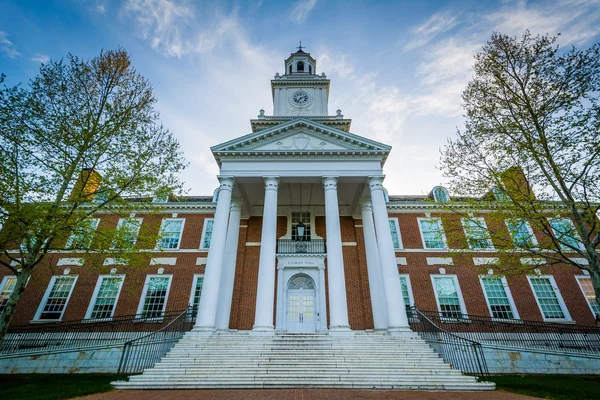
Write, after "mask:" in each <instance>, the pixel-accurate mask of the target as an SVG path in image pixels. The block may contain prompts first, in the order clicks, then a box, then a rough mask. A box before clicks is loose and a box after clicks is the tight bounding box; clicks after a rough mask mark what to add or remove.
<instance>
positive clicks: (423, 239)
mask: <svg viewBox="0 0 600 400" xmlns="http://www.w3.org/2000/svg"><path fill="white" fill-rule="evenodd" d="M433 220H436V221H438V222H439V227H440V231H441V235H442V242H444V247H443V248H437V247H436V248H430V247H427V246H426V245H425V235H423V230H422V229H421V221H433ZM417 225H419V233H420V234H421V243H422V244H423V249H426V250H432V251H440V250H448V241H447V240H446V232H445V231H444V225H443V224H442V219H441V218H440V217H417Z"/></svg>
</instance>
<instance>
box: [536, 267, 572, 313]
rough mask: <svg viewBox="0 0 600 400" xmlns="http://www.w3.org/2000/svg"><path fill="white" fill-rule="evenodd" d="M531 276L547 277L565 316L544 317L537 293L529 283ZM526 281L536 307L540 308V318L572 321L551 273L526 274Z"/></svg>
mask: <svg viewBox="0 0 600 400" xmlns="http://www.w3.org/2000/svg"><path fill="white" fill-rule="evenodd" d="M531 278H547V279H549V281H550V285H551V286H552V290H554V294H555V295H556V298H557V300H558V305H559V306H560V309H561V310H562V313H563V315H564V316H565V318H546V317H545V316H544V310H542V307H541V305H540V301H539V300H538V297H537V294H536V293H535V289H534V288H533V284H532V283H531ZM527 281H528V282H529V288H530V289H531V292H532V293H533V297H534V298H535V303H536V304H537V306H538V309H539V310H540V314H542V318H543V320H544V321H549V322H571V321H573V319H572V318H571V313H569V310H568V309H567V305H566V304H565V300H564V299H563V297H562V294H561V293H560V290H559V288H558V285H557V284H556V281H555V280H554V277H553V276H552V275H533V276H532V275H527Z"/></svg>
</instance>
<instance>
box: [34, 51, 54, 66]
mask: <svg viewBox="0 0 600 400" xmlns="http://www.w3.org/2000/svg"><path fill="white" fill-rule="evenodd" d="M31 61H36V62H41V63H42V64H46V63H47V62H48V61H50V57H48V56H47V55H45V54H40V53H35V56H33V57H31Z"/></svg>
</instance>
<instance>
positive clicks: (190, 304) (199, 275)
mask: <svg viewBox="0 0 600 400" xmlns="http://www.w3.org/2000/svg"><path fill="white" fill-rule="evenodd" d="M198 278H204V274H194V278H193V279H192V289H191V290H190V301H189V302H188V305H189V306H193V305H194V292H195V291H196V284H197V282H198ZM202 290H204V281H203V282H202ZM200 297H202V294H200Z"/></svg>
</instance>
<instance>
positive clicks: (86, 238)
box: [65, 218, 100, 249]
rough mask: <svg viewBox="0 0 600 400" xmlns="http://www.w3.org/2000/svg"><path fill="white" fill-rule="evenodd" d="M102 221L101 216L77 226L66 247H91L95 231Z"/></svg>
mask: <svg viewBox="0 0 600 400" xmlns="http://www.w3.org/2000/svg"><path fill="white" fill-rule="evenodd" d="M99 223H100V219H99V218H90V219H88V220H86V221H83V222H82V223H81V226H79V227H78V228H76V229H75V230H74V231H73V233H71V236H69V239H68V240H67V244H66V245H65V248H66V249H89V247H90V246H91V244H92V240H93V239H94V231H95V230H96V228H98V224H99Z"/></svg>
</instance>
